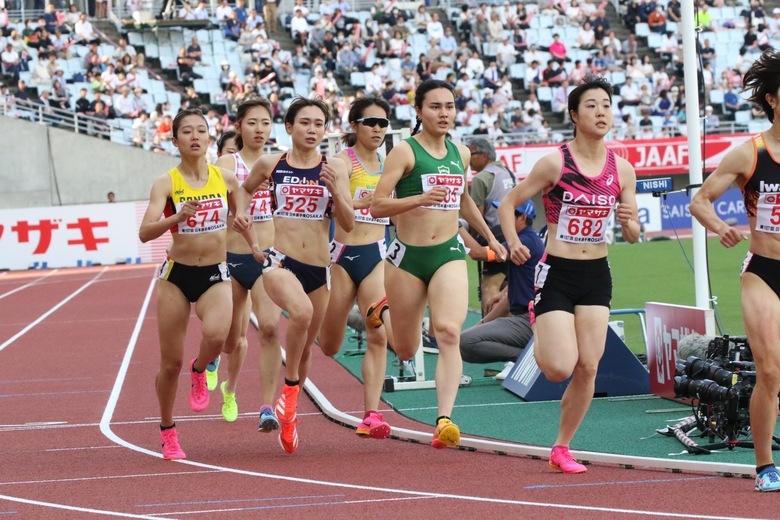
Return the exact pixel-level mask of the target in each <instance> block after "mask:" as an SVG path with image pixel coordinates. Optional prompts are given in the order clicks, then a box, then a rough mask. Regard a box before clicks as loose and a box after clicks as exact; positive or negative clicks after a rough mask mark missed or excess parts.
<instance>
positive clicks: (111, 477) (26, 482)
mask: <svg viewBox="0 0 780 520" xmlns="http://www.w3.org/2000/svg"><path fill="white" fill-rule="evenodd" d="M203 473H221V472H220V471H214V470H209V471H200V470H198V471H161V472H160V473H135V474H130V475H103V476H98V477H74V478H50V479H45V480H17V481H14V482H0V486H24V485H32V486H39V485H41V484H62V483H63V482H89V481H91V480H114V479H122V478H149V477H163V478H168V477H170V476H171V475H200V474H203Z"/></svg>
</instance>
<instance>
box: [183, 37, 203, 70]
mask: <svg viewBox="0 0 780 520" xmlns="http://www.w3.org/2000/svg"><path fill="white" fill-rule="evenodd" d="M187 57H188V58H190V59H191V60H193V61H194V62H195V63H193V65H197V64H199V63H200V62H201V60H202V59H203V49H202V48H201V46H200V42H199V41H198V37H197V36H193V37H192V39H191V40H190V44H189V45H188V46H187Z"/></svg>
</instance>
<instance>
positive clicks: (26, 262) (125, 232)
mask: <svg viewBox="0 0 780 520" xmlns="http://www.w3.org/2000/svg"><path fill="white" fill-rule="evenodd" d="M146 205H147V203H146V202H143V203H141V202H124V203H116V204H108V203H106V204H84V205H74V206H54V207H43V208H29V209H6V210H0V269H14V270H16V269H35V268H46V267H79V266H86V265H95V264H103V265H105V264H116V263H142V262H153V261H158V260H160V259H161V258H162V257H163V256H164V254H165V247H166V245H167V244H168V242H170V236H166V235H167V234H166V235H163V236H162V237H160V238H158V239H157V240H155V241H153V242H151V243H149V244H141V243H140V242H139V240H138V225H139V223H140V219H141V216H142V215H143V212H144V210H145V209H146Z"/></svg>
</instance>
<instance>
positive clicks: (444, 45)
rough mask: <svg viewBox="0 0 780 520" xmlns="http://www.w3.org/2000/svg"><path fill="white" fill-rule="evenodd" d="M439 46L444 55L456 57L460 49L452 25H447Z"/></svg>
mask: <svg viewBox="0 0 780 520" xmlns="http://www.w3.org/2000/svg"><path fill="white" fill-rule="evenodd" d="M396 30H397V29H396ZM439 47H440V48H441V52H442V54H443V55H444V56H449V57H450V58H452V59H453V60H454V59H455V53H456V52H457V51H458V41H457V40H456V39H455V36H454V35H453V34H452V27H450V26H447V27H445V28H444V36H442V38H441V40H439Z"/></svg>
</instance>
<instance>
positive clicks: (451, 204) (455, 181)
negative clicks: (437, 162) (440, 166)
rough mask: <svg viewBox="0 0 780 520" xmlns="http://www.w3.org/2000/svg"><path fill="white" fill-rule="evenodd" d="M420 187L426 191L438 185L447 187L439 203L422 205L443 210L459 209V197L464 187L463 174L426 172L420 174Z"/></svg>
mask: <svg viewBox="0 0 780 520" xmlns="http://www.w3.org/2000/svg"><path fill="white" fill-rule="evenodd" d="M421 180H422V189H423V192H424V193H428V192H429V191H431V190H433V188H436V187H438V186H441V187H443V188H447V194H446V195H445V196H444V200H443V201H441V203H440V204H437V205H435V206H423V207H424V208H426V209H443V210H445V211H458V210H460V197H461V195H463V190H464V188H465V187H466V186H465V182H464V176H463V175H442V174H438V173H426V174H424V175H422V176H421Z"/></svg>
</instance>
